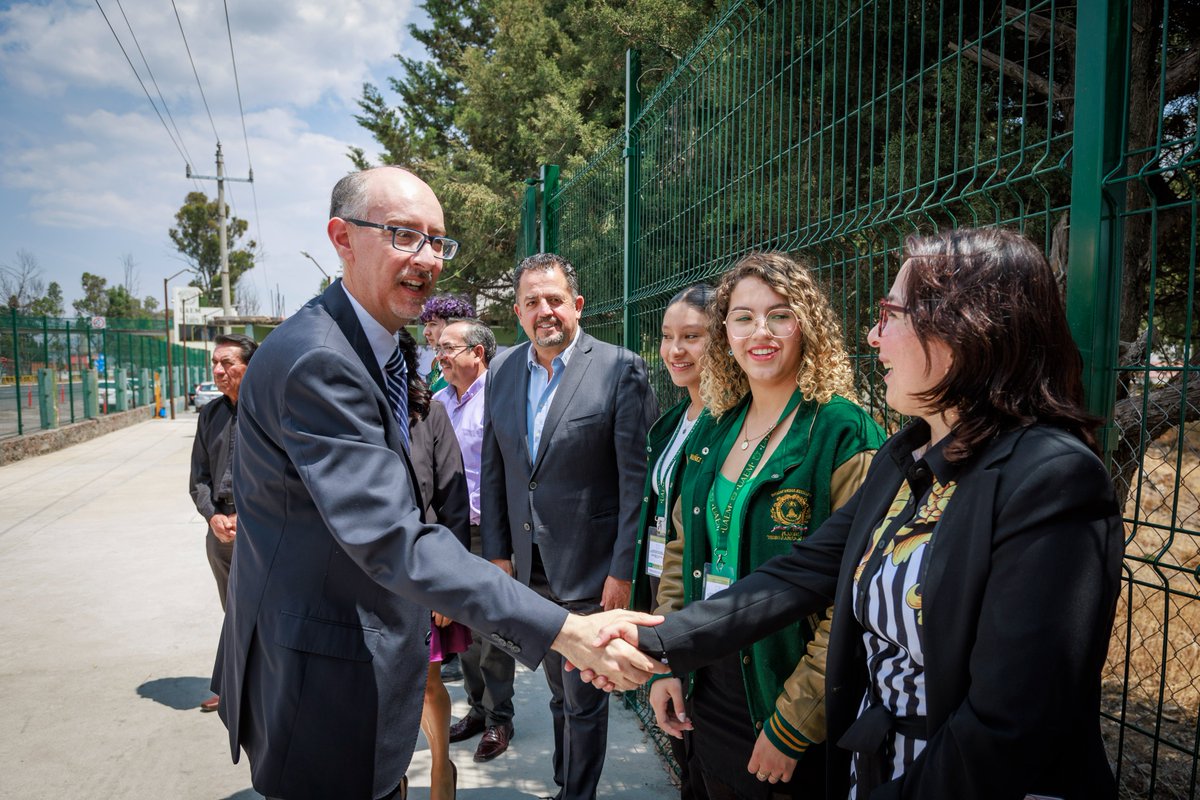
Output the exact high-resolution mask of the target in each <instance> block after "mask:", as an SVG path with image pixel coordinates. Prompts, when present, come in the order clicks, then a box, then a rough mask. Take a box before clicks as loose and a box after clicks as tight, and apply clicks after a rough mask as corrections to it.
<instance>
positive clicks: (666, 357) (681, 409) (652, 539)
mask: <svg viewBox="0 0 1200 800" xmlns="http://www.w3.org/2000/svg"><path fill="white" fill-rule="evenodd" d="M712 296H713V288H712V287H711V286H709V285H708V284H705V283H698V284H695V285H694V286H689V287H687V288H686V289H684V290H682V291H680V292H679V293H678V294H676V295H675V296H674V297H672V298H671V301H670V302H669V303H667V308H666V310H665V311H664V312H663V320H662V339H661V340H660V342H659V345H658V354H659V356H660V357H661V358H662V360H663V366H665V367H666V368H667V375H669V376H670V378H671V383H673V384H675V385H676V386H678V387H679V388H680V389H686V390H687V398H685V399H684V400H682V401H680V402H679V403H678V404H676V405H674V406H672V407H671V408H669V409H667V410H666V411H665V412H664V413H663V415H662V416H661V417H659V418H658V420H657V421H656V422H655V423H654V424H653V425H652V426H651V427H650V432H649V433H648V434H647V435H646V463H647V469H646V484H645V488H644V489H643V492H642V514H641V517H640V518H639V520H638V540H637V546H636V549H635V550H634V555H633V589H632V591H631V592H630V596H629V607H630V608H633V609H635V610H638V611H649V610H651V609H653V608H654V606H655V597H656V596H657V595H658V582H659V578H660V577H661V576H662V566H663V555H664V554H665V550H666V543H667V539H668V538H669V537H670V536H671V529H670V516H671V506H672V505H673V504H674V502H675V495H676V494H677V488H678V484H679V473H680V460H679V454H680V452H682V450H683V444H684V442H685V441H687V438H688V436H689V435H690V434H691V431H692V429H693V428H694V427H695V425H696V421H697V420H699V419H700V417H701V415H702V414H703V413H704V403H703V402H701V400H700V357H701V356H702V355H703V353H704V348H705V346H706V345H707V344H708V312H707V307H708V303H709V301H710V300H711V299H712ZM690 738H691V735H690V734H688V736H687V737H686V739H685V738H682V737H681V738H678V739H671V740H670V741H671V752H672V755H674V757H675V761H676V763H677V764H679V797H680V800H704V798H705V795H704V793H703V792H702V791H700V789H699V787H698V786H697V785H696V783H695V781H694V780H693V778H692V775H691V774H690V772H689V771H688V753H689V752H690V741H689V740H690Z"/></svg>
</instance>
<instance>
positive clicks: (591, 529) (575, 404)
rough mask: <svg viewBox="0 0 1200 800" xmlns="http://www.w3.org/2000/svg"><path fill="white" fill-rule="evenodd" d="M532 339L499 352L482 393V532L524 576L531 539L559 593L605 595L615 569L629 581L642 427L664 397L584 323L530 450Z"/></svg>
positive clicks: (642, 466)
mask: <svg viewBox="0 0 1200 800" xmlns="http://www.w3.org/2000/svg"><path fill="white" fill-rule="evenodd" d="M529 347H530V345H529V344H528V343H526V344H524V345H521V346H519V347H514V348H512V349H510V350H508V351H506V352H505V353H504V354H503V355H501V356H500V357H499V358H497V359H496V360H495V361H494V362H493V363H492V366H491V368H490V369H489V370H488V375H487V389H486V394H485V395H484V396H485V398H486V399H485V404H484V431H483V456H482V470H481V472H482V474H481V477H480V490H479V503H480V526H479V535H480V539H481V540H482V543H483V555H484V557H485V558H488V559H510V558H511V559H512V560H513V562H514V564H515V567H516V570H517V578H518V580H520V581H521V582H522V583H525V584H528V583H529V567H530V560H531V555H532V550H533V544H534V543H535V542H536V543H537V545H538V547H539V550H540V552H541V557H542V561H543V564H544V566H545V569H546V577H547V578H548V580H549V582H550V589H551V591H552V592H554V595H555V597H556V598H558V599H559V600H561V601H563V602H572V601H592V600H595V601H598V600H599V599H600V595H601V593H602V591H603V589H604V580H605V578H607V577H608V576H609V575H612V576H613V577H616V578H620V579H621V580H626V581H627V580H629V576H630V575H632V574H633V550H634V543H635V541H636V538H637V537H636V533H637V531H636V529H637V523H638V513H639V511H640V510H641V505H642V484H643V482H644V481H645V477H646V432H647V430H649V428H650V424H651V423H652V422H654V420H655V419H656V418H657V417H658V403H657V401H656V400H655V398H654V392H653V391H652V390H651V388H650V385H649V383H648V382H647V380H646V364H645V362H644V361H642V359H641V358H640V357H639V356H637V355H635V354H634V353H632V352H630V351H629V350H626V349H625V348H623V347H616V346H615V345H611V344H606V343H604V342H601V341H597V340H596V339H594V338H592V337H591V336H589V335H588V334H587V333H585V332H583V331H580V333H579V340H578V341H577V342H576V343H575V348H576V349H575V352H574V353H572V355H571V359H570V361H569V362H568V363H567V366H566V367H565V368H564V370H563V375H562V379H561V382H560V383H559V386H558V390H557V391H556V392H555V395H554V402H553V403H551V404H550V410H549V413H548V414H547V417H546V424H545V427H544V428H543V429H542V438H541V441H540V444H539V447H538V452H537V455H536V457H535V458H534V459H533V460H532V462H531V460H530V458H529V448H528V445H527V444H526V442H527V439H528V436H527V433H528V428H527V422H526V405H527V399H526V398H527V395H528V389H529V367H528V364H527V362H528V358H529V355H528V353H529Z"/></svg>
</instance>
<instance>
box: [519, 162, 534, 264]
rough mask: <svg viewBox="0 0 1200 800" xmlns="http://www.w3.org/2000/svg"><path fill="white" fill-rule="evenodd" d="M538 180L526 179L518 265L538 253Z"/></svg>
mask: <svg viewBox="0 0 1200 800" xmlns="http://www.w3.org/2000/svg"><path fill="white" fill-rule="evenodd" d="M537 184H538V182H537V179H535V178H526V179H525V204H524V205H523V206H522V208H521V241H520V247H519V248H518V250H517V261H518V263H519V262H520V261H522V260H523V259H525V258H527V257H529V256H531V255H533V254H534V253H536V252H537V245H538V242H537V205H538V202H537Z"/></svg>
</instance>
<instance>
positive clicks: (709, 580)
mask: <svg viewBox="0 0 1200 800" xmlns="http://www.w3.org/2000/svg"><path fill="white" fill-rule="evenodd" d="M732 585H733V575H731V574H728V570H726V569H722V568H721V567H714V566H713V565H712V564H711V563H708V564H705V565H704V599H705V600H707V599H708V598H710V597H712V596H713V595H714V594H716V593H717V592H720V591H722V590H724V589H728V588H729V587H730V586H732Z"/></svg>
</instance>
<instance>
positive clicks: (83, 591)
mask: <svg viewBox="0 0 1200 800" xmlns="http://www.w3.org/2000/svg"><path fill="white" fill-rule="evenodd" d="M194 428H195V415H192V414H183V415H180V416H179V418H178V419H177V420H175V421H173V422H172V421H170V420H165V419H164V420H148V421H146V422H143V423H139V424H137V425H134V426H132V427H129V428H125V429H123V430H121V431H118V432H116V433H112V434H109V435H107V436H103V437H100V438H98V439H94V440H92V441H90V442H87V443H84V444H80V445H77V446H75V447H72V448H69V449H67V450H62V451H59V452H57V453H51V454H49V455H45V456H40V457H37V458H32V459H28V460H25V461H20V462H17V463H15V464H10V465H7V466H3V467H0V608H3V609H4V611H3V613H2V614H0V731H2V733H0V797H3V798H21V799H22V800H26V799H27V798H56V799H57V798H62V797H87V798H92V797H96V798H121V799H122V800H151V799H153V800H162V799H163V798H169V799H170V800H175V799H177V798H181V799H183V800H190V799H191V798H195V799H196V800H217V799H220V798H225V799H226V800H232V799H233V798H236V800H249V799H250V798H257V797H258V794H257V793H255V792H254V791H253V790H252V789H251V788H250V774H249V769H248V768H247V766H246V762H245V760H244V759H243V761H242V763H241V764H239V765H234V764H232V763H230V759H229V750H228V745H227V739H226V736H225V728H224V727H223V726H222V725H221V722H220V720H219V719H218V718H217V716H216V715H215V714H201V713H200V712H198V711H197V710H196V708H195V707H196V704H197V703H198V702H199V701H200V700H202V699H204V698H205V697H207V694H208V692H207V685H208V675H209V673H210V672H211V669H212V660H213V652H214V649H215V645H216V640H217V635H218V632H219V630H220V625H221V611H220V605H219V603H218V600H217V596H216V590H215V584H214V582H213V579H212V575H211V573H210V572H209V569H208V564H207V562H206V560H205V556H204V541H203V532H204V528H203V522H202V520H201V519H200V517H199V516H198V515H197V514H196V512H195V510H194V508H193V507H192V504H191V500H190V498H189V497H188V495H187V491H186V485H187V470H188V456H189V453H190V449H191V442H192V436H193V431H194ZM451 695H452V697H453V698H454V701H455V709H454V713H455V714H456V715H459V714H462V713H463V712H464V711H465V710H466V704H465V702H464V701H463V697H462V689H461V684H455V685H452V687H451ZM546 696H547V692H546V687H545V681H544V680H543V678H542V676H541V675H539V674H535V673H531V672H527V671H524V670H518V687H517V705H518V711H517V719H516V726H517V735H516V738H515V740H514V742H513V745H512V747H511V749H510V750H509V752H508V753H507V754H505V755H503V756H501V757H500V758H498V759H497V760H495V761H493V762H491V763H490V764H485V765H478V764H475V763H473V762H472V760H471V753H473V752H474V747H475V744H476V742H475V741H471V742H467V743H463V744H460V745H454V746H453V753H452V757H453V758H454V760H455V762H456V763H457V764H458V767H459V772H460V776H459V787H460V797H462V798H463V800H484V799H485V798H486V799H487V800H493V799H494V800H529V799H530V798H535V797H539V796H542V795H548V794H550V793H551V786H552V779H551V770H550V753H551V751H552V748H553V737H552V734H551V728H550V719H549V712H548V710H547V708H546ZM617 705H618V704H616V703H614V708H613V713H612V722H611V728H612V729H611V731H610V736H609V741H610V747H609V756H608V766H607V768H606V770H605V782H604V783H603V784H602V786H601V791H600V795H601V797H605V798H620V799H621V800H662V799H663V798H669V797H672V796H674V795H675V793H676V790H674V789H673V788H672V787H671V786H670V784H669V782H668V779H667V776H666V773H665V772H664V770H663V769H662V767H661V766H660V763H659V761H658V759H657V756H655V755H654V753H653V752H652V748H651V746H650V745H649V744H648V742H647V740H646V738H645V737H644V736H643V734H642V732H641V731H640V730H639V729H638V728H637V726H636V723H635V722H634V718H633V715H632V713H631V712H629V711H626V710H624V709H621V708H618V707H617ZM418 746H419V747H422V748H423V745H421V744H419V745H418ZM409 775H410V778H411V781H412V785H413V791H412V792H411V797H412V798H413V800H421V798H425V797H427V796H428V793H427V791H426V790H425V789H424V788H423V787H427V786H428V751H427V750H425V749H419V750H418V751H417V753H416V755H415V756H414V759H413V764H412V767H411V768H410V770H409Z"/></svg>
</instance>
